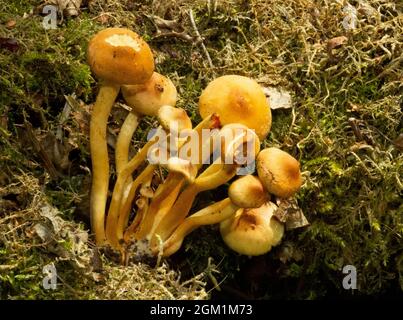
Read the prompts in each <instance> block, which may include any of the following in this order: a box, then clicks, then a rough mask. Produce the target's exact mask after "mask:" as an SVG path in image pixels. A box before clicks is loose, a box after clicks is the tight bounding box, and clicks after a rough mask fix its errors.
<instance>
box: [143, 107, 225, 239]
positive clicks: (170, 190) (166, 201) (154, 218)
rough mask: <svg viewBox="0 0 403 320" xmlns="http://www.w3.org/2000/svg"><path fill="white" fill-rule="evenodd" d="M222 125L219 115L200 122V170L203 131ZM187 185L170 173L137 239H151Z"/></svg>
mask: <svg viewBox="0 0 403 320" xmlns="http://www.w3.org/2000/svg"><path fill="white" fill-rule="evenodd" d="M219 125H220V122H219V118H218V116H217V115H215V114H213V115H210V116H208V117H206V118H205V119H204V120H203V121H202V122H200V123H199V124H198V125H197V126H196V127H195V128H194V129H193V131H194V132H196V134H197V135H198V137H199V139H198V152H199V153H198V156H197V157H198V158H197V164H196V167H197V169H199V168H200V167H201V166H202V163H203V160H204V159H202V157H203V148H204V147H205V146H204V142H203V141H202V139H201V137H202V130H203V129H215V128H217V127H218V126H219ZM211 142H212V141H208V144H209V145H210V152H208V156H210V154H211V152H212V150H211V148H212V147H211V145H212V144H211ZM184 183H185V178H184V177H183V176H182V175H181V174H179V173H176V172H170V173H169V174H168V177H167V179H166V180H165V182H164V183H163V184H162V185H160V186H159V187H158V189H157V191H156V194H155V196H154V198H153V200H152V201H151V204H150V208H149V210H148V212H147V215H146V216H145V219H144V222H142V228H141V229H139V231H138V233H137V234H136V238H137V239H142V238H145V237H151V236H152V234H153V232H154V231H155V229H156V227H157V226H158V224H159V222H160V221H161V219H162V218H163V217H164V216H165V215H166V214H167V213H168V211H169V210H170V209H171V208H172V206H173V205H174V203H175V200H176V199H177V197H178V195H179V192H180V191H181V189H182V186H183V185H184Z"/></svg>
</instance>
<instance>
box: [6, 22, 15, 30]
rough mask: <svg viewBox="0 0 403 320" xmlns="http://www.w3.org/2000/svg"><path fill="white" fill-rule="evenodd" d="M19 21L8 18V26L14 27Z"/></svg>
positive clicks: (8, 27) (9, 27)
mask: <svg viewBox="0 0 403 320" xmlns="http://www.w3.org/2000/svg"><path fill="white" fill-rule="evenodd" d="M16 24H17V22H16V21H15V20H8V21H7V22H6V28H7V29H12V28H14V27H15V26H16Z"/></svg>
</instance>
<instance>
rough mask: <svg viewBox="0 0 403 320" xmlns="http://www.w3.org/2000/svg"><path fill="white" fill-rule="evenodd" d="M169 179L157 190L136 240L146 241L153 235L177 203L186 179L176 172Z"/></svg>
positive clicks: (170, 174)
mask: <svg viewBox="0 0 403 320" xmlns="http://www.w3.org/2000/svg"><path fill="white" fill-rule="evenodd" d="M168 178H169V180H168ZM168 178H167V180H166V181H165V182H166V183H164V184H163V185H160V186H161V188H160V190H158V189H157V192H156V195H155V197H154V198H153V200H152V202H151V204H150V207H149V210H148V212H147V215H146V216H145V217H144V219H143V221H142V222H141V226H140V228H139V229H138V230H137V232H136V235H135V237H136V239H138V240H140V239H144V238H146V237H147V235H149V234H150V233H152V232H153V229H154V226H155V225H156V224H157V223H158V222H159V220H160V219H161V216H163V215H165V213H166V212H167V211H168V210H169V208H171V207H172V205H173V204H174V203H175V200H176V198H177V195H178V193H179V191H180V190H181V188H182V185H183V183H184V182H185V179H183V177H182V175H181V174H180V173H176V172H170V173H169V175H168ZM162 186H163V187H162Z"/></svg>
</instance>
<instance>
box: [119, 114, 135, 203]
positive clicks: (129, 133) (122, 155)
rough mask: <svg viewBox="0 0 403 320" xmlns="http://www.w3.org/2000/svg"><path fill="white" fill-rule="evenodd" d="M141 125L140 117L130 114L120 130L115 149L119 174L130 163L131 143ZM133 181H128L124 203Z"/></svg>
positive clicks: (130, 178)
mask: <svg viewBox="0 0 403 320" xmlns="http://www.w3.org/2000/svg"><path fill="white" fill-rule="evenodd" d="M138 124H139V117H138V115H137V114H136V113H134V112H129V114H128V115H127V116H126V119H125V121H124V122H123V124H122V127H121V128H120V132H119V135H118V139H117V141H116V148H115V164H116V172H117V174H118V175H119V173H120V172H121V171H122V170H123V168H124V167H125V165H126V164H127V163H128V162H129V149H130V142H131V140H132V137H133V134H134V132H135V131H136V129H137V126H138ZM132 181H133V179H132V177H129V178H128V179H127V183H126V187H125V192H124V195H123V200H122V202H123V201H125V199H126V198H127V195H128V192H129V190H130V189H129V187H128V186H129V185H130V183H131V182H132Z"/></svg>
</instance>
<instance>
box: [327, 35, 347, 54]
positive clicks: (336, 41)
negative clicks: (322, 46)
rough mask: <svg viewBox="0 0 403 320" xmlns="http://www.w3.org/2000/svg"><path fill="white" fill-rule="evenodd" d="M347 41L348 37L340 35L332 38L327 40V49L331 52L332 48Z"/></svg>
mask: <svg viewBox="0 0 403 320" xmlns="http://www.w3.org/2000/svg"><path fill="white" fill-rule="evenodd" d="M347 41H348V38H347V37H345V36H340V37H336V38H332V39H330V40H328V41H327V49H328V51H329V52H331V51H332V50H333V49H336V48H338V47H340V46H342V45H343V44H345V43H346V42H347Z"/></svg>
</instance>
